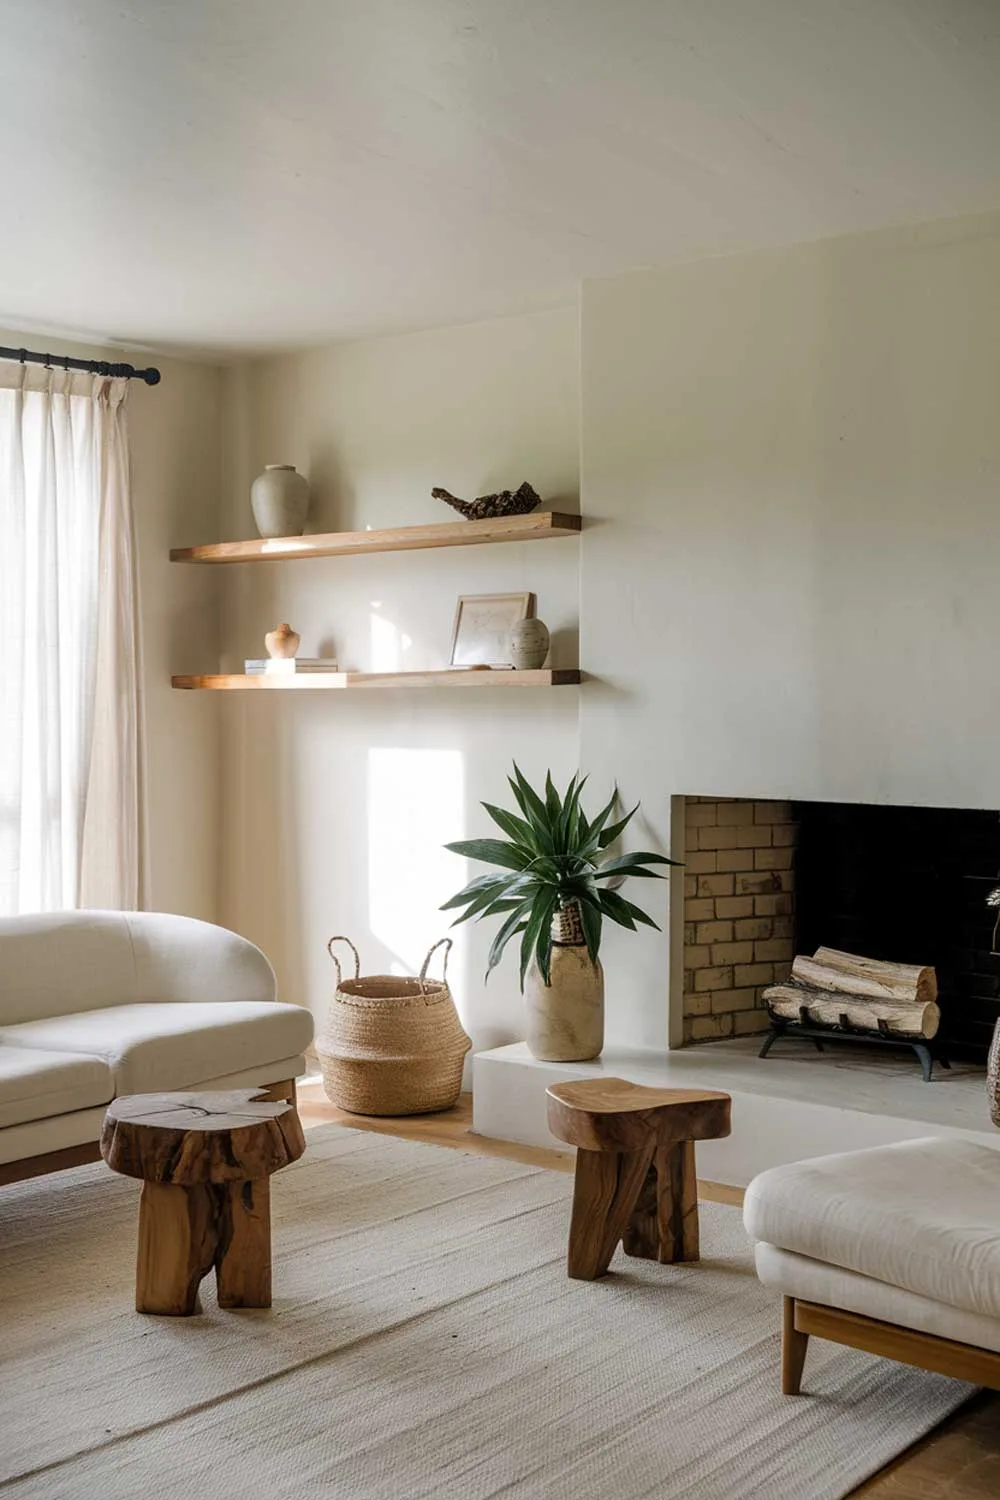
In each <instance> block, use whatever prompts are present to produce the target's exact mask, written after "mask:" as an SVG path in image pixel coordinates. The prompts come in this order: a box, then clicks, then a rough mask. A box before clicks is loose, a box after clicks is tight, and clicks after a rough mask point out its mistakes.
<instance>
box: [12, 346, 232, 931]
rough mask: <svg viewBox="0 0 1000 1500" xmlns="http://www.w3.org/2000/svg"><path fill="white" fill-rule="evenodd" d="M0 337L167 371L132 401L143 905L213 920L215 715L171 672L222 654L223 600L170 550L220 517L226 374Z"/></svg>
mask: <svg viewBox="0 0 1000 1500" xmlns="http://www.w3.org/2000/svg"><path fill="white" fill-rule="evenodd" d="M0 343H2V344H5V345H7V346H9V347H13V348H20V347H21V346H22V345H23V346H25V347H28V348H32V349H38V348H47V347H49V345H55V347H56V348H57V349H58V351H59V352H60V353H67V354H71V355H77V356H79V357H81V358H84V359H106V360H112V361H119V360H120V361H125V362H127V363H130V364H133V365H136V366H137V367H145V366H146V365H149V364H155V365H156V366H157V368H158V369H159V370H160V373H161V375H162V380H161V382H160V384H159V385H157V386H147V385H145V384H144V383H143V382H141V381H133V382H132V385H131V388H130V390H129V397H128V420H129V432H130V446H131V456H132V494H133V500H134V504H135V517H136V536H137V544H138V552H139V572H140V589H141V593H140V604H141V621H142V635H143V654H144V676H143V689H144V693H145V706H146V727H147V780H146V800H147V815H148V834H149V841H148V848H147V854H148V863H147V872H148V883H147V905H148V906H149V907H150V908H152V909H153V910H159V911H171V912H180V913H182V914H186V915H189V916H196V917H202V918H204V919H205V920H209V921H210V920H212V919H214V917H215V915H216V912H217V907H218V873H219V823H220V813H219V807H218V786H219V775H220V765H219V743H220V738H221V736H220V729H219V716H218V714H217V713H216V712H215V711H214V707H213V704H212V703H211V701H206V698H204V697H202V696H201V695H198V694H193V693H187V694H182V693H177V692H174V691H173V690H172V689H171V687H170V674H171V673H172V672H182V671H184V670H185V662H186V661H187V660H188V659H190V658H193V657H194V656H196V655H198V654H199V653H201V652H205V651H208V652H209V653H215V652H216V651H217V650H218V639H219V596H218V589H217V587H216V586H215V581H214V580H213V579H212V578H211V576H210V575H209V572H208V570H207V569H196V568H181V567H180V566H178V565H171V563H170V561H169V557H168V554H169V550H170V548H171V547H180V546H185V545H187V544H188V543H190V542H191V541H192V540H193V538H194V536H195V535H199V536H200V535H202V534H204V533H205V531H206V529H207V530H208V531H211V532H213V533H214V532H215V530H216V529H217V527H218V524H219V523H218V512H219V503H220V480H221V451H222V449H221V421H220V418H221V405H220V402H221V394H222V373H221V371H220V370H219V369H218V368H216V367H215V366H213V365H210V364H196V363H193V362H191V361H187V360H177V359H159V358H157V357H155V356H151V355H149V354H148V353H146V352H136V351H134V350H129V349H127V348H122V347H119V346H114V347H111V346H106V345H100V346H95V345H84V344H77V343H73V342H71V341H67V340H66V339H62V338H59V339H56V338H55V336H54V335H52V334H51V333H49V334H46V335H43V336H42V337H39V336H38V335H35V334H30V333H24V332H12V331H9V330H2V331H0Z"/></svg>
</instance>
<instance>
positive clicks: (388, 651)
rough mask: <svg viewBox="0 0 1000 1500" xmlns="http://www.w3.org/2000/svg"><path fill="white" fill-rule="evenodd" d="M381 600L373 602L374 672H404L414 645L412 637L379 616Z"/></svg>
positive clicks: (372, 668) (382, 616)
mask: <svg viewBox="0 0 1000 1500" xmlns="http://www.w3.org/2000/svg"><path fill="white" fill-rule="evenodd" d="M381 608H382V605H381V602H380V601H379V600H376V599H373V600H372V616H371V621H372V664H371V670H372V671H373V672H402V671H403V669H404V657H405V655H406V652H407V651H408V650H409V648H410V646H411V645H412V644H413V642H412V640H411V639H410V637H409V636H408V635H407V634H406V633H405V632H404V631H402V630H400V628H399V626H398V625H394V624H393V623H392V621H391V620H387V619H386V618H385V616H384V615H380V614H379V612H378V611H379V610H380V609H381Z"/></svg>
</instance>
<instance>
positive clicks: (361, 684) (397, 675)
mask: <svg viewBox="0 0 1000 1500" xmlns="http://www.w3.org/2000/svg"><path fill="white" fill-rule="evenodd" d="M579 681H580V673H579V672H578V671H577V670H576V668H575V667H574V668H565V667H560V668H555V669H553V668H551V667H545V668H542V669H540V670H538V671H537V672H504V671H497V672H461V671H459V672H456V671H450V672H449V671H440V672H302V673H299V674H298V675H297V676H292V677H268V676H266V675H264V674H263V673H262V674H261V675H260V676H255V677H247V676H245V675H244V674H243V673H232V674H229V675H226V674H218V675H215V676H208V677H172V678H171V686H173V687H175V688H212V689H214V690H215V691H216V692H233V691H235V692H239V691H241V690H243V689H247V688H250V689H258V688H266V689H269V690H272V689H273V690H278V689H280V690H281V691H285V690H286V689H297V690H299V691H303V692H317V691H323V690H324V689H325V690H326V691H328V692H329V691H331V690H333V691H337V690H339V691H341V692H343V691H345V690H347V691H352V690H353V689H355V688H439V687H445V688H481V687H502V688H519V687H571V686H572V685H573V684H574V683H578V682H579Z"/></svg>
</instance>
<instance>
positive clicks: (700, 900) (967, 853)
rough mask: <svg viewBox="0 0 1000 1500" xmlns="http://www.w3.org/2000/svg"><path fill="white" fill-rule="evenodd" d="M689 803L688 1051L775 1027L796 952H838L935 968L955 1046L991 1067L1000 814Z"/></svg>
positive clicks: (706, 800)
mask: <svg viewBox="0 0 1000 1500" xmlns="http://www.w3.org/2000/svg"><path fill="white" fill-rule="evenodd" d="M684 804H685V805H684V820H683V826H684V838H685V844H686V853H685V855H684V863H685V868H684V872H683V880H684V930H683V971H684V984H683V1040H684V1042H685V1044H687V1043H694V1042H703V1041H713V1040H718V1039H722V1038H729V1037H736V1036H744V1035H748V1034H752V1033H755V1032H765V1031H767V1030H768V1029H769V1025H770V1022H769V1018H768V1014H767V1009H766V1006H765V1005H764V1002H763V1000H762V991H763V990H764V989H765V988H766V987H767V986H768V985H770V984H774V983H781V982H782V981H783V980H784V979H786V978H787V976H788V973H789V970H790V966H791V961H792V958H793V956H794V955H795V954H796V953H812V952H813V951H814V950H815V949H817V948H819V947H821V946H826V947H829V948H837V949H843V950H846V951H848V952H852V953H861V954H864V955H865V956H866V957H869V958H875V959H887V960H898V961H899V962H902V963H913V964H926V965H930V966H933V967H934V968H935V969H936V970H937V975H938V988H939V1004H940V1007H941V1030H940V1037H939V1041H940V1045H941V1048H942V1050H943V1051H944V1052H946V1053H948V1054H950V1055H951V1056H954V1057H956V1058H960V1059H966V1060H970V1061H977V1062H981V1061H983V1060H984V1059H985V1056H986V1050H987V1048H988V1046H989V1041H990V1037H991V1035H992V1031H993V1026H994V1024H995V1022H996V1020H997V1019H998V1018H1000V956H998V955H997V954H996V953H994V952H993V951H992V950H993V946H994V942H993V929H994V923H995V921H996V919H997V915H998V914H997V911H996V910H992V909H991V908H990V907H989V906H988V905H987V896H988V895H989V893H990V891H991V890H992V889H993V888H994V887H995V886H997V885H998V884H1000V814H998V813H997V812H987V811H980V810H970V809H954V808H927V807H897V806H875V805H871V804H857V803H829V802H791V801H787V802H779V801H752V800H749V799H734V798H719V797H701V796H699V797H688V798H685V799H684ZM782 1045H783V1046H786V1047H791V1045H792V1044H791V1042H788V1043H783V1044H782ZM802 1045H804V1043H803V1044H802Z"/></svg>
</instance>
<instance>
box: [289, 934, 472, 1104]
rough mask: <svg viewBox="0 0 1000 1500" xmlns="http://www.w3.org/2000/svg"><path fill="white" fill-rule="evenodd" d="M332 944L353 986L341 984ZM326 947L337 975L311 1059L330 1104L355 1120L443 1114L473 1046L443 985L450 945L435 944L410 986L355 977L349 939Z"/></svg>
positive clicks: (357, 970)
mask: <svg viewBox="0 0 1000 1500" xmlns="http://www.w3.org/2000/svg"><path fill="white" fill-rule="evenodd" d="M334 943H346V944H347V946H348V947H349V948H350V950H351V952H352V953H353V954H354V978H353V979H345V978H344V977H343V974H342V972H341V968H340V962H339V960H338V958H337V955H336V954H335V953H334V951H333V945H334ZM442 945H444V949H445V953H444V965H443V967H442V973H441V978H440V979H428V978H427V969H428V966H429V964H430V961H431V957H432V955H433V954H434V953H435V951H436V950H437V949H438V948H440V947H442ZM326 946H327V952H328V953H329V955H330V957H331V958H332V959H333V962H334V965H335V966H336V969H337V988H336V990H335V991H334V995H333V1001H332V1003H331V1005H330V1015H329V1019H328V1022H327V1027H326V1031H325V1032H324V1033H323V1034H322V1035H321V1036H320V1037H318V1038H317V1041H316V1052H317V1055H318V1056H319V1061H320V1067H321V1068H322V1070H323V1088H324V1090H325V1092H326V1097H327V1098H328V1099H329V1100H330V1102H331V1104H335V1105H336V1106H337V1107H338V1109H346V1110H349V1111H350V1113H351V1114H355V1115H422V1114H429V1113H430V1112H431V1111H432V1110H438V1109H450V1108H451V1107H452V1105H453V1104H454V1103H455V1101H456V1099H457V1098H458V1095H459V1092H460V1090H461V1087H462V1065H463V1063H464V1060H465V1054H466V1053H467V1052H468V1050H469V1048H470V1047H471V1046H472V1042H471V1040H470V1039H469V1037H467V1036H466V1034H465V1032H464V1031H463V1030H462V1023H461V1021H460V1020H459V1019H458V1011H457V1010H456V1009H455V1002H454V1001H453V1000H452V998H451V991H450V990H449V988H448V983H447V973H448V953H449V951H450V949H451V939H450V938H442V939H441V941H440V942H439V943H435V944H434V946H433V948H431V950H430V952H429V953H428V955H427V957H426V958H425V959H424V962H423V967H422V968H421V970H420V974H419V976H418V977H417V978H416V979H401V978H400V977H399V976H398V975H396V974H370V975H366V976H364V977H362V974H361V960H360V958H359V957H358V950H357V949H356V948H355V946H354V944H353V943H352V942H351V941H350V939H349V938H345V937H332V938H331V939H330V941H329V942H328V943H327V945H326Z"/></svg>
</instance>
